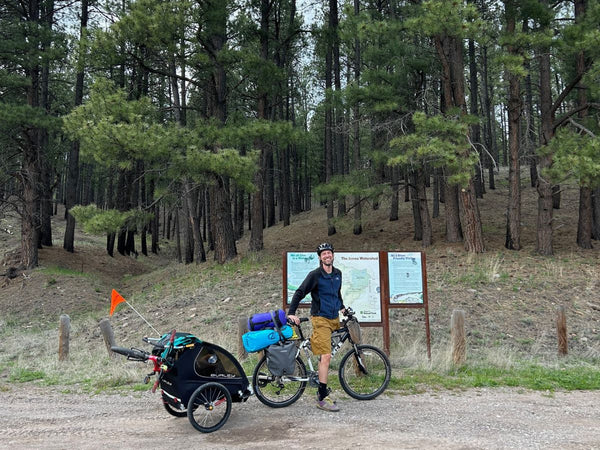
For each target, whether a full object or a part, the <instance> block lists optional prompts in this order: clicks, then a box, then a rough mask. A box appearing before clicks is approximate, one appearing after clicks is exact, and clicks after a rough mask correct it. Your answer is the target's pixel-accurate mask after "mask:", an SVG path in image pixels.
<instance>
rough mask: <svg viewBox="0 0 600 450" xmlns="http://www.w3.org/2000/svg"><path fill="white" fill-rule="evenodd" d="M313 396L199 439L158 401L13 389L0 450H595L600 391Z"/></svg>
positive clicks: (259, 407)
mask: <svg viewBox="0 0 600 450" xmlns="http://www.w3.org/2000/svg"><path fill="white" fill-rule="evenodd" d="M312 397H313V396H312V395H310V393H309V392H307V393H306V394H305V395H304V396H303V397H302V398H301V399H300V400H299V401H298V402H297V403H296V404H294V405H292V406H289V407H287V408H281V409H271V408H268V407H267V406H264V405H263V404H262V403H260V402H259V401H258V400H257V399H256V398H254V397H251V398H250V399H249V400H248V401H247V402H246V403H243V404H239V403H235V404H233V408H232V413H231V416H230V417H229V420H228V421H227V423H226V424H225V425H224V427H223V428H221V429H220V430H218V431H216V432H214V433H211V434H202V433H199V432H197V431H196V430H195V429H194V428H192V426H191V424H190V423H189V422H188V419H187V418H174V417H172V416H170V415H169V414H167V413H166V411H164V410H163V407H162V405H161V404H160V397H159V396H158V394H151V393H149V392H146V393H137V394H124V395H115V394H113V395H111V394H100V395H86V394H62V393H59V392H53V391H51V390H50V391H49V390H48V388H38V387H29V386H15V387H14V388H11V390H10V391H8V392H3V393H2V404H3V406H2V408H0V448H6V449H11V450H17V449H32V448H44V449H66V448H72V449H100V448H103V449H107V448H119V449H140V448H148V449H164V448H211V449H221V448H227V449H237V448H239V449H248V448H257V449H258V448H290V449H310V448H312V449H320V448H331V449H350V448H370V449H379V448H390V449H391V448H393V449H421V448H443V449H457V450H458V449H559V448H560V449H598V448H600V428H599V427H598V423H600V409H599V408H598V407H597V405H598V403H599V402H600V392H570V393H563V392H560V393H555V394H552V395H547V394H545V393H540V392H528V391H522V390H515V389H493V390H488V389H475V390H469V391H465V392H449V391H446V392H439V393H433V392H432V393H425V394H420V395H409V396H388V395H383V396H381V397H380V398H377V399H375V400H371V401H367V402H359V401H356V400H351V399H347V398H346V399H344V398H340V399H339V401H338V403H339V405H340V407H341V411H340V412H339V413H326V412H324V411H321V410H318V409H316V408H315V406H314V402H313V401H312Z"/></svg>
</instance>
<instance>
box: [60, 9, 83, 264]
mask: <svg viewBox="0 0 600 450" xmlns="http://www.w3.org/2000/svg"><path fill="white" fill-rule="evenodd" d="M88 5H89V3H88V0H81V20H80V27H79V44H78V45H79V49H78V51H79V54H78V58H77V59H78V64H77V67H78V69H79V70H77V75H76V77H75V103H74V106H75V107H77V106H79V105H81V104H82V103H83V82H84V76H85V72H84V71H85V66H84V61H85V59H84V53H85V50H84V49H85V43H84V42H85V40H84V37H85V35H86V30H87V23H88ZM68 164H69V165H68V168H67V181H66V195H65V200H66V205H65V207H66V211H65V213H66V215H67V224H66V228H65V236H64V239H63V248H64V249H65V250H66V251H68V252H71V253H73V252H74V251H75V245H74V243H75V218H74V217H73V216H72V215H71V214H69V210H70V209H71V208H72V207H73V206H74V205H75V202H76V196H77V182H78V180H79V141H74V142H72V143H71V147H70V151H69V163H68Z"/></svg>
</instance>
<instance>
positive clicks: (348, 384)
mask: <svg viewBox="0 0 600 450" xmlns="http://www.w3.org/2000/svg"><path fill="white" fill-rule="evenodd" d="M391 376H392V366H391V364H390V360H389V359H388V357H387V356H386V354H385V353H383V351H381V350H380V349H378V348H377V347H373V346H372V345H357V346H356V349H354V348H353V349H352V350H350V351H349V352H348V353H346V354H345V355H344V357H343V358H342V361H341V362H340V369H339V377H340V384H341V385H342V389H344V391H346V393H347V394H348V395H349V396H350V397H352V398H355V399H357V400H371V399H373V398H375V397H377V396H378V395H379V394H381V393H382V392H383V391H385V389H386V388H387V386H388V384H389V383H390V378H391Z"/></svg>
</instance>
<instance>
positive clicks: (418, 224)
mask: <svg viewBox="0 0 600 450" xmlns="http://www.w3.org/2000/svg"><path fill="white" fill-rule="evenodd" d="M409 180H410V183H409V184H410V198H411V200H412V202H411V204H412V213H413V222H414V225H415V227H414V231H415V232H414V236H413V240H415V241H422V240H423V222H422V220H421V219H422V218H421V210H420V205H419V194H418V192H417V182H418V180H417V173H416V171H414V170H411V172H410V175H409Z"/></svg>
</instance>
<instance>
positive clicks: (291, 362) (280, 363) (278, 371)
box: [265, 341, 298, 377]
mask: <svg viewBox="0 0 600 450" xmlns="http://www.w3.org/2000/svg"><path fill="white" fill-rule="evenodd" d="M265 352H266V353H267V367H268V368H269V371H270V372H271V374H273V375H275V376H276V377H280V376H282V375H293V374H294V369H295V368H296V355H297V354H298V347H297V346H296V343H295V342H294V341H283V342H278V343H277V344H273V345H269V346H268V347H267V349H266V350H265Z"/></svg>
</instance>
